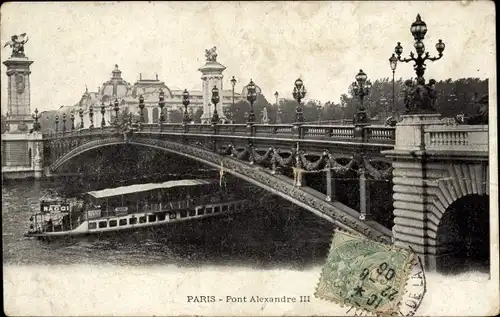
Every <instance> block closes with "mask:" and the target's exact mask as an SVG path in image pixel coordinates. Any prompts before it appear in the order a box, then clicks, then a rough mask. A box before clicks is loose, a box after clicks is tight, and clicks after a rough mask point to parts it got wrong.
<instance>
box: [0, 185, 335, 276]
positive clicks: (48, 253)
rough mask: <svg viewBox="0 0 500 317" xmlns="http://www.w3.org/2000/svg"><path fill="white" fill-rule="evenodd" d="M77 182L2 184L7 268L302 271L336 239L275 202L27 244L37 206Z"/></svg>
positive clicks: (74, 188)
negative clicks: (168, 266) (109, 233)
mask: <svg viewBox="0 0 500 317" xmlns="http://www.w3.org/2000/svg"><path fill="white" fill-rule="evenodd" d="M78 182H79V180H73V179H62V178H59V179H52V180H43V181H34V180H22V181H8V182H4V184H3V186H2V220H3V221H2V238H3V241H2V243H3V261H4V263H5V264H17V265H26V264H27V265H35V264H36V265H44V264H59V265H60V264H63V265H64V264H67V265H69V264H93V265H96V264H97V265H99V264H115V265H137V266H142V265H149V264H150V265H158V264H174V265H177V266H180V267H183V266H203V265H213V264H217V265H243V266H250V267H259V268H264V267H269V268H271V267H287V268H295V269H301V268H305V267H309V266H312V265H317V264H322V263H323V261H324V258H325V256H326V254H327V251H328V245H329V242H330V238H331V234H332V232H333V226H332V225H331V224H330V223H328V222H326V221H324V220H322V219H320V218H318V217H317V216H315V215H313V214H311V213H309V212H308V211H305V210H302V209H300V208H298V207H296V206H294V205H292V204H291V203H289V202H287V201H285V200H281V199H278V198H276V197H274V198H272V202H271V203H269V204H267V205H266V206H265V208H263V207H259V208H256V210H253V211H249V212H247V213H243V214H236V215H230V216H224V215H221V216H219V217H214V218H208V219H203V220H193V221H188V222H182V223H177V224H171V225H167V226H165V227H162V228H160V229H159V230H154V231H144V230H143V231H137V232H133V231H129V232H123V233H119V234H117V235H115V236H107V237H105V238H97V237H91V236H87V237H81V238H78V239H72V240H66V241H53V242H43V241H38V240H36V239H33V238H25V237H24V233H25V232H26V231H27V230H28V228H29V224H30V222H29V217H30V215H31V214H32V210H35V209H37V208H39V200H40V199H41V198H48V197H52V198H55V197H68V196H72V195H74V194H77V193H78V192H81V191H83V190H82V186H79V184H78ZM85 183H86V184H87V185H86V186H85V187H86V188H85V191H88V190H92V189H94V188H91V187H92V186H90V187H89V185H88V184H91V183H92V181H91V180H87V181H85ZM95 187H102V184H101V186H97V185H96V186H95ZM256 196H257V194H256ZM258 198H259V197H255V199H258Z"/></svg>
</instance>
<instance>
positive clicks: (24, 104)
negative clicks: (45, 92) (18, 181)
mask: <svg viewBox="0 0 500 317" xmlns="http://www.w3.org/2000/svg"><path fill="white" fill-rule="evenodd" d="M27 42H28V37H27V36H26V34H25V33H23V34H20V35H13V36H11V40H10V41H9V42H7V45H8V46H10V48H11V49H12V53H11V55H10V57H9V58H8V59H7V60H5V61H4V62H3V64H4V65H5V66H6V67H7V71H6V74H7V95H8V98H7V109H8V113H7V119H6V122H7V125H8V128H9V131H8V132H7V133H5V134H3V135H2V177H3V178H30V177H34V176H36V177H37V178H39V177H41V175H40V172H41V166H43V162H42V159H41V158H42V157H43V155H41V154H40V150H36V149H37V147H38V145H39V144H40V143H41V142H42V134H41V133H40V132H39V131H38V130H39V127H40V124H39V122H38V121H39V119H40V115H39V114H38V110H35V113H34V114H33V115H32V114H31V98H30V96H31V87H30V74H31V70H30V66H31V64H32V63H33V61H31V60H30V59H29V58H28V57H26V55H25V54H24V45H25V44H26V43H27ZM7 45H6V46H7ZM34 120H37V121H36V122H38V124H36V125H35V124H34V123H35V121H34ZM35 158H36V159H35ZM35 170H36V173H37V174H36V175H35V174H34V171H35Z"/></svg>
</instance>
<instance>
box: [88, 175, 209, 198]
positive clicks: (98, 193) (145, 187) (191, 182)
mask: <svg viewBox="0 0 500 317" xmlns="http://www.w3.org/2000/svg"><path fill="white" fill-rule="evenodd" d="M212 183H214V181H213V180H204V179H182V180H176V181H168V182H164V183H148V184H136V185H129V186H121V187H116V188H106V189H102V190H95V191H91V192H87V194H88V195H90V196H92V197H94V198H107V197H113V196H121V195H128V194H134V193H138V192H146V191H151V190H155V189H164V188H172V187H182V186H196V185H208V184H212Z"/></svg>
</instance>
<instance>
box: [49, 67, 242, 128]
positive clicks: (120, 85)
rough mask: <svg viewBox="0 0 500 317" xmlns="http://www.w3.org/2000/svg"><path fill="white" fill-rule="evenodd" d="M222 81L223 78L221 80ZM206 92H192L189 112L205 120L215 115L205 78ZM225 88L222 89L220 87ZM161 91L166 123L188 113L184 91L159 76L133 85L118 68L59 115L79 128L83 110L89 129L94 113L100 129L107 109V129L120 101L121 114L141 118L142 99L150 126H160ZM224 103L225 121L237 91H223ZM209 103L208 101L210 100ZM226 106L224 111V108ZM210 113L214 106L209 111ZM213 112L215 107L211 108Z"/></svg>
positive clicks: (219, 109)
mask: <svg viewBox="0 0 500 317" xmlns="http://www.w3.org/2000/svg"><path fill="white" fill-rule="evenodd" d="M219 79H220V80H222V76H220V77H219ZM202 84H203V89H202V90H190V91H188V92H189V95H190V98H189V101H190V104H189V106H188V112H189V113H190V114H191V115H192V114H193V113H195V112H196V111H197V110H198V109H202V110H204V111H203V116H202V118H203V117H209V116H210V117H211V113H210V112H209V113H207V110H206V108H207V105H209V103H211V101H210V99H211V87H209V86H207V85H206V78H205V76H203V77H202ZM218 86H220V87H221V88H222V85H221V84H219V85H218ZM160 91H162V92H163V94H164V100H165V107H164V109H163V113H164V119H165V122H166V123H168V122H171V112H172V111H174V110H179V111H181V113H183V112H184V105H183V103H182V101H183V92H184V91H183V90H174V89H170V88H169V87H168V86H167V85H166V84H165V82H163V81H161V80H160V79H159V78H158V75H156V78H155V79H149V78H143V77H142V75H140V76H139V80H138V81H136V82H135V83H133V84H131V83H130V82H128V81H126V80H125V79H124V78H123V77H122V72H121V70H120V69H119V67H118V65H115V67H114V69H113V71H112V72H111V78H110V79H109V80H107V81H105V82H104V83H103V84H102V85H101V86H100V87H98V89H97V91H94V92H92V91H89V90H88V89H86V90H85V92H84V93H83V94H82V97H81V98H80V100H79V101H78V102H77V103H76V104H75V105H73V106H70V107H61V108H60V109H59V112H61V114H62V113H66V115H67V118H68V120H69V118H70V116H71V114H73V115H74V117H75V128H77V129H78V128H79V127H80V126H81V119H80V109H81V110H82V114H83V126H84V127H85V128H87V127H88V126H89V125H90V124H91V122H90V116H89V112H90V109H92V112H93V116H92V119H93V120H92V121H93V122H92V123H93V126H94V127H100V126H101V122H102V119H103V115H102V112H101V111H102V109H104V122H105V125H109V124H111V123H112V122H113V121H114V120H115V119H114V118H115V117H116V112H115V109H114V108H115V105H114V104H115V101H118V105H119V113H120V112H121V111H124V110H125V109H126V110H127V111H128V112H130V113H132V114H134V115H136V116H139V114H140V108H139V97H140V96H142V97H143V98H144V104H145V107H144V110H143V116H144V121H145V122H146V123H159V121H160V120H159V118H160V107H159V104H158V102H159V95H160ZM219 95H220V100H221V101H220V103H219V105H218V109H217V110H218V112H219V116H221V117H222V115H221V114H222V113H223V109H224V108H225V107H228V106H230V105H231V104H232V103H233V91H232V90H222V89H220V93H219ZM240 98H241V94H240V93H236V92H234V102H235V103H236V102H238V101H239V100H240ZM207 99H208V100H207ZM221 105H222V107H221ZM208 108H209V109H210V106H209V107H208ZM211 110H212V111H213V104H212V105H211Z"/></svg>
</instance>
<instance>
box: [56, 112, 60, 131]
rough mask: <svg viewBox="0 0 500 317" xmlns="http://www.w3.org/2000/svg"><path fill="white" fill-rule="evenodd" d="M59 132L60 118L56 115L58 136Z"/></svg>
mask: <svg viewBox="0 0 500 317" xmlns="http://www.w3.org/2000/svg"><path fill="white" fill-rule="evenodd" d="M58 132H59V116H58V115H56V134H57V133H58Z"/></svg>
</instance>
